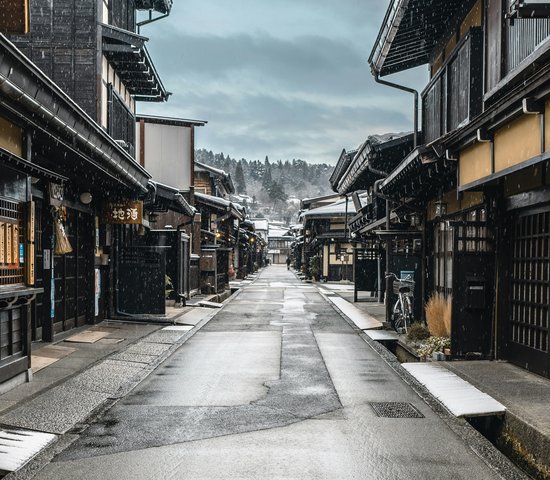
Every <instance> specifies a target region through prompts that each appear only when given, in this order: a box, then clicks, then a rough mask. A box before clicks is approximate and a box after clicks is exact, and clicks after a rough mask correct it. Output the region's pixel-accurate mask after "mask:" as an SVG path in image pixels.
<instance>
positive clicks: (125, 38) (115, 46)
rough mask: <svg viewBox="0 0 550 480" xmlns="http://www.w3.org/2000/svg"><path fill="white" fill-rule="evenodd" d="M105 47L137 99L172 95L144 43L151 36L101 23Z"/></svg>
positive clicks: (157, 98) (124, 82)
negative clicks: (161, 78)
mask: <svg viewBox="0 0 550 480" xmlns="http://www.w3.org/2000/svg"><path fill="white" fill-rule="evenodd" d="M101 32H102V33H101V35H102V51H103V55H105V57H106V58H107V60H108V61H109V63H110V64H111V65H112V67H113V69H114V70H115V72H116V74H117V75H118V76H119V77H120V79H121V80H122V83H123V84H124V86H125V87H126V89H127V90H128V92H129V93H130V94H131V95H132V97H133V98H134V99H135V100H138V101H139V100H141V101H146V102H164V101H166V100H167V99H168V97H169V96H170V93H169V92H167V91H166V89H165V88H164V85H163V84H162V82H161V80H160V77H159V75H158V73H157V71H156V69H155V66H154V65H153V61H152V60H151V57H150V56H149V52H148V51H147V48H146V47H145V43H146V42H147V40H148V38H147V37H143V36H141V35H138V34H136V33H133V32H130V31H128V30H123V29H121V28H117V27H113V26H112V25H105V24H101Z"/></svg>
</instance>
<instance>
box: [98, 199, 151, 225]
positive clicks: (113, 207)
mask: <svg viewBox="0 0 550 480" xmlns="http://www.w3.org/2000/svg"><path fill="white" fill-rule="evenodd" d="M102 220H103V223H115V224H119V225H127V224H134V225H141V223H142V220H143V202H142V201H140V200H118V201H108V202H105V203H104V205H103V218H102Z"/></svg>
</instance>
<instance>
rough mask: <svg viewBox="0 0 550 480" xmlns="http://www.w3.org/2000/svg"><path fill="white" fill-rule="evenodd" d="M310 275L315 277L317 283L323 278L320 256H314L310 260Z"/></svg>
mask: <svg viewBox="0 0 550 480" xmlns="http://www.w3.org/2000/svg"><path fill="white" fill-rule="evenodd" d="M309 273H310V274H311V276H312V277H313V280H315V281H316V282H317V281H318V280H319V277H320V276H321V257H320V256H319V255H313V257H311V258H310V259H309Z"/></svg>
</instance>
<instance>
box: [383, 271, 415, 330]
mask: <svg viewBox="0 0 550 480" xmlns="http://www.w3.org/2000/svg"><path fill="white" fill-rule="evenodd" d="M386 278H393V293H395V294H396V295H397V301H396V302H395V305H394V306H393V309H392V323H393V327H394V328H395V331H396V332H399V333H402V332H403V330H404V331H405V333H407V331H408V328H409V327H410V325H411V323H412V321H413V307H412V298H413V296H414V281H412V280H407V279H402V278H398V277H397V275H396V274H395V273H388V274H387V275H386Z"/></svg>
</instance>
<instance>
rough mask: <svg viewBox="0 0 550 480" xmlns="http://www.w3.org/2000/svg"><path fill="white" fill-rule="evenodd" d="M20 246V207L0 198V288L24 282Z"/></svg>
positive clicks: (21, 216) (21, 243) (15, 203)
mask: <svg viewBox="0 0 550 480" xmlns="http://www.w3.org/2000/svg"><path fill="white" fill-rule="evenodd" d="M21 245H23V211H22V208H21V205H20V204H19V203H18V202H14V201H13V200H8V199H4V198H0V286H3V285H15V284H18V283H23V282H24V277H23V275H24V266H23V263H22V258H21V257H22V255H21V251H20V246H21Z"/></svg>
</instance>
